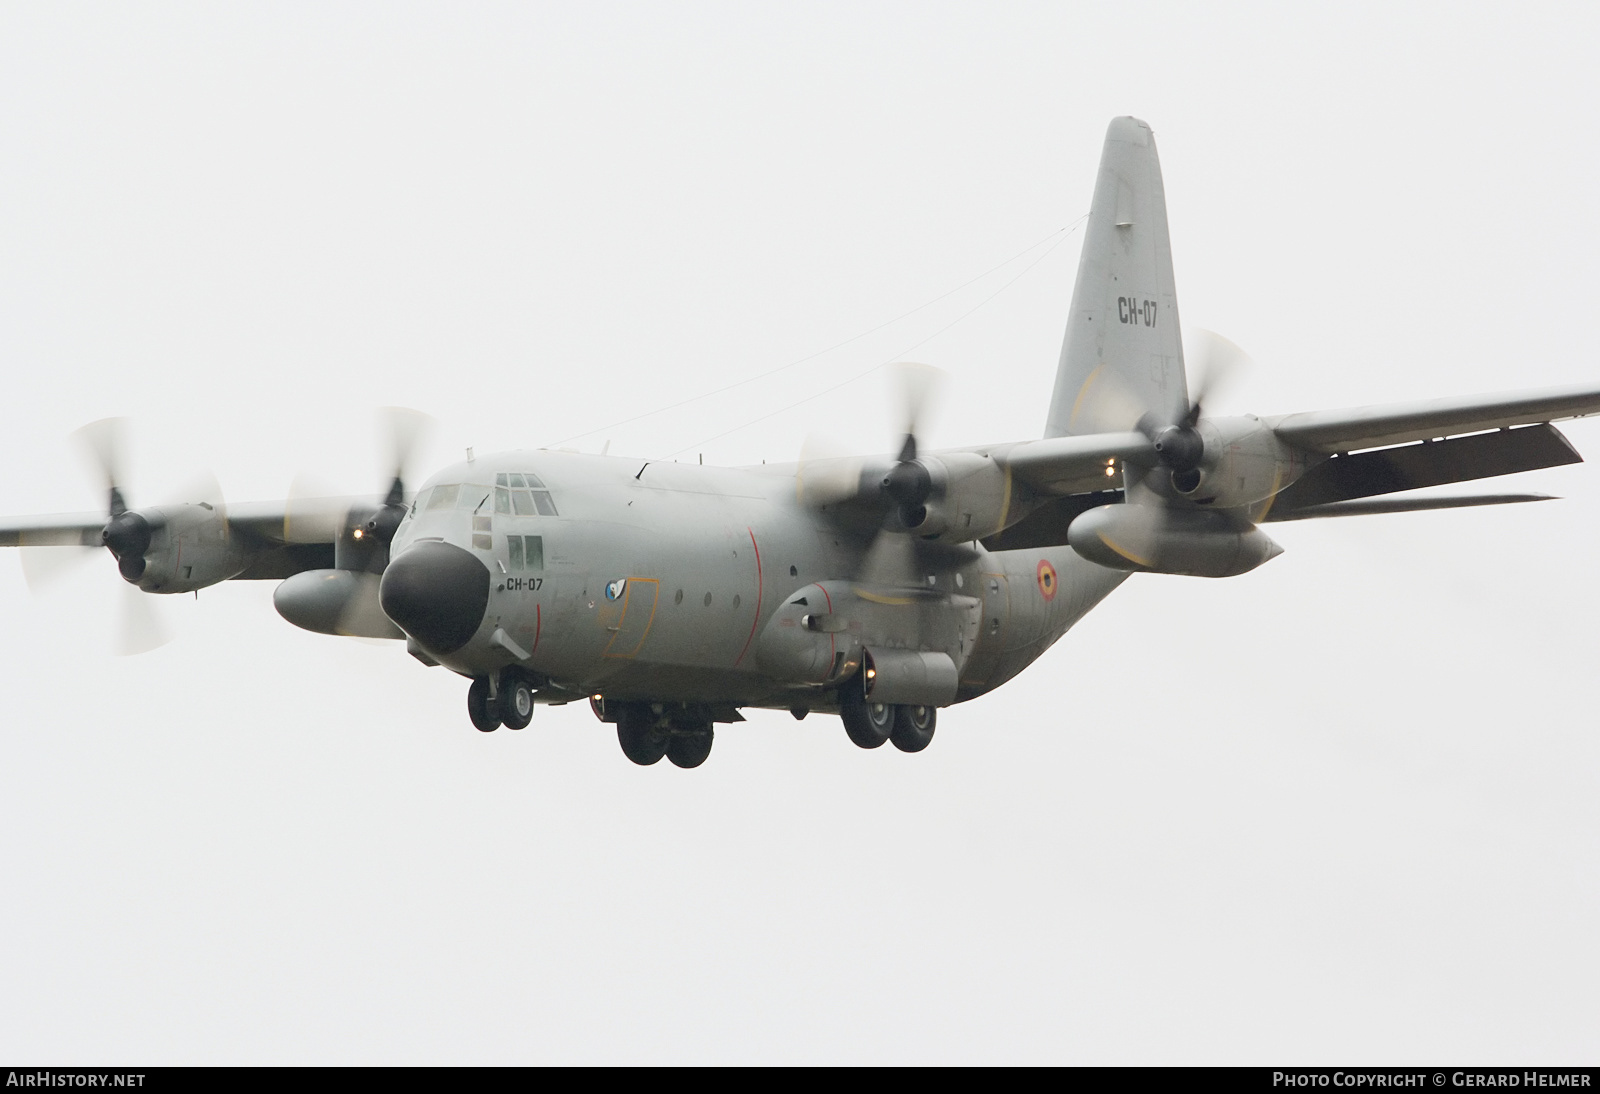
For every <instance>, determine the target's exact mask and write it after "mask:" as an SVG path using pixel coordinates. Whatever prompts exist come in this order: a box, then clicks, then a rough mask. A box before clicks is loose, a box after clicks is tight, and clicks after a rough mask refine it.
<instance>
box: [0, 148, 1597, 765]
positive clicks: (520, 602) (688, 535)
mask: <svg viewBox="0 0 1600 1094" xmlns="http://www.w3.org/2000/svg"><path fill="white" fill-rule="evenodd" d="M1221 345H1222V346H1224V347H1225V346H1226V344H1225V343H1222V344H1221ZM1213 374H1214V372H1213ZM1204 388H1205V385H1204V383H1201V384H1197V385H1196V386H1195V389H1194V390H1191V389H1190V386H1189V384H1188V381H1187V379H1186V372H1185V366H1184V353H1183V345H1182V341H1181V339H1180V334H1179V324H1178V307H1177V298H1176V295H1175V290H1174V285H1173V273H1172V256H1171V248H1170V243H1169V239H1168V232H1167V212H1166V197H1165V193H1164V191H1163V187H1162V181H1161V169H1160V164H1159V161H1158V159H1157V156H1156V148H1155V142H1154V139H1153V137H1152V135H1151V132H1150V128H1149V126H1148V125H1146V124H1145V123H1144V122H1142V121H1139V120H1137V119H1134V118H1117V119H1115V120H1114V121H1113V122H1112V123H1111V126H1110V129H1109V131H1108V133H1107V134H1106V141H1105V150H1104V153H1103V156H1102V159H1101V162H1100V170H1099V177H1098V179H1097V181H1096V184H1095V189H1094V198H1093V202H1092V205H1091V208H1090V212H1089V216H1088V220H1087V224H1086V227H1085V235H1084V243H1083V252H1082V257H1081V259H1080V263H1079V269H1078V276H1077V284H1076V287H1075V289H1074V291H1073V298H1072V304H1071V312H1070V314H1069V317H1068V320H1067V331H1066V338H1065V342H1064V345H1063V347H1062V351H1061V358H1060V362H1059V365H1058V368H1057V372H1056V379H1055V391H1054V396H1053V398H1052V400H1051V403H1050V410H1049V414H1048V417H1047V419H1046V422H1045V429H1044V436H1043V438H1042V439H1038V440H1022V441H1016V442H1012V443H1006V444H995V445H987V446H980V447H974V448H966V449H958V450H951V451H936V452H929V451H924V450H923V448H922V446H920V445H919V443H918V441H917V431H916V425H915V418H916V415H915V413H914V412H913V413H911V414H910V415H908V417H909V418H910V424H908V426H907V429H906V434H905V439H904V442H903V444H902V446H901V448H900V450H899V452H898V453H897V454H896V455H894V456H892V457H883V458H878V459H873V458H864V459H843V458H828V459H810V460H805V459H803V460H801V461H800V462H798V463H793V464H787V465H776V464H765V465H760V466H756V467H745V468H718V467H707V466H700V465H680V464H677V463H673V462H667V461H653V460H644V459H628V458H624V457H620V456H595V455H584V454H579V453H574V452H567V451H550V450H543V449H541V450H532V451H519V452H507V453H503V454H499V455H492V456H490V455H485V456H480V457H478V458H472V457H471V453H470V452H469V453H468V457H469V458H468V459H467V460H466V461H465V462H462V463H457V464H454V465H452V466H450V467H446V468H444V469H443V470H441V471H439V472H438V473H436V474H435V475H433V476H432V477H431V478H430V479H428V480H427V481H426V482H425V483H424V484H423V485H422V487H421V488H420V489H419V490H417V491H416V492H415V494H412V493H410V492H408V490H407V489H406V486H405V483H404V482H403V477H402V475H401V473H400V471H399V470H398V469H397V471H396V473H395V476H394V481H393V484H392V486H391V487H390V489H389V491H388V493H387V495H386V496H385V497H383V498H382V499H381V500H378V499H373V498H366V499H352V498H345V499H338V500H336V501H333V502H324V503H308V502H294V501H282V502H273V503H258V504H252V505H237V506H232V507H226V506H223V505H222V504H220V502H217V501H215V500H211V501H205V502H199V503H191V504H184V505H175V506H156V507H149V508H143V509H134V508H130V507H129V506H128V505H127V503H126V501H125V499H124V495H123V491H122V483H121V479H120V477H119V475H118V474H117V464H118V460H117V458H116V455H115V453H116V444H115V443H114V440H113V438H112V433H113V432H114V423H111V422H107V423H97V424H96V425H95V426H91V427H86V430H85V431H84V433H85V436H86V438H87V439H88V440H89V441H91V442H92V444H93V445H94V446H95V448H96V450H97V451H98V452H99V454H100V458H101V462H102V466H103V467H104V469H105V472H106V479H107V491H108V492H107V497H108V499H109V505H108V512H107V513H104V514H76V515H68V516H61V517H39V518H31V519H13V520H6V521H0V545H10V546H95V547H99V546H103V547H105V548H107V549H109V550H110V552H111V554H112V555H113V556H115V559H116V563H117V568H118V570H119V571H120V573H121V575H122V577H123V578H124V579H125V580H126V581H128V582H129V583H131V584H132V585H134V586H137V588H138V589H140V590H142V591H144V592H147V593H184V592H191V591H194V590H198V589H201V588H204V587H205V586H208V585H212V584H215V583H217V582H220V581H227V580H238V579H246V580H248V579H268V578H270V579H276V580H278V581H280V582H281V584H280V585H279V586H278V588H277V591H276V593H275V594H274V603H275V604H276V606H277V609H278V611H279V612H280V614H282V615H283V616H284V617H285V618H286V619H288V620H289V621H290V622H292V623H294V624H296V625H298V626H300V627H304V628H306V629H308V630H312V631H318V632H322V633H328V634H343V635H353V636H361V637H368V638H394V639H399V640H404V642H405V643H406V649H407V650H408V651H409V652H410V654H411V655H412V656H413V657H415V658H416V659H417V660H418V661H420V662H422V663H423V664H424V665H428V666H443V667H444V668H446V669H449V670H451V671H453V672H456V673H459V674H460V675H461V676H463V677H466V678H468V679H469V680H470V681H471V683H470V685H469V686H468V689H467V707H468V713H469V715H470V718H471V721H472V722H473V724H474V725H475V726H476V727H477V728H478V729H480V730H483V731H486V732H487V731H490V730H493V729H496V728H497V727H499V726H501V725H505V726H508V727H510V728H512V729H521V728H523V727H524V726H526V725H527V724H528V723H529V721H530V719H531V717H532V715H533V712H534V709H535V707H536V706H537V705H538V704H541V703H555V704H560V703H567V702H573V701H584V700H587V701H589V702H590V703H591V704H592V705H593V708H594V711H595V713H596V714H597V715H599V717H600V718H601V720H602V721H604V722H608V723H614V724H615V726H616V732H617V737H618V740H619V742H620V743H621V746H622V750H623V752H624V753H625V754H626V755H627V757H628V758H629V759H630V760H633V761H634V762H635V763H639V764H651V763H655V762H657V761H659V760H660V759H661V758H662V757H663V756H666V757H667V758H669V759H670V760H671V761H672V762H673V763H674V764H676V765H678V766H679V767H695V766H697V765H699V764H700V763H702V762H703V761H704V760H705V758H706V756H707V755H708V754H709V752H710V749H711V744H712V739H713V733H714V728H715V726H716V724H718V723H727V722H736V721H742V720H743V719H742V716H741V715H740V713H739V712H740V709H741V708H743V707H766V708H775V709H781V710H789V711H793V712H794V713H795V715H796V716H798V717H804V716H805V715H806V714H808V713H812V712H821V713H837V714H838V715H839V716H840V719H841V720H842V721H843V723H844V728H845V731H846V733H847V734H848V735H849V737H850V739H851V740H852V741H854V742H855V743H856V744H857V745H860V746H861V747H863V748H875V747H878V746H880V745H882V744H884V743H885V742H888V741H892V742H893V743H894V744H895V745H896V746H897V747H898V748H900V749H902V750H904V751H907V752H917V751H920V750H921V749H923V748H925V747H926V746H927V745H928V743H929V742H930V740H931V739H932V737H933V733H934V726H935V719H936V717H937V712H938V710H939V709H940V708H942V707H946V706H949V705H952V704H954V703H959V702H964V701H966V700H969V699H974V698H977V697H978V696H981V695H983V694H985V693H986V692H988V691H990V690H992V689H994V688H996V687H999V686H1000V685H1001V684H1003V683H1005V682H1006V681H1007V680H1009V679H1010V678H1011V677H1013V676H1015V675H1016V674H1017V673H1019V672H1021V671H1022V670H1023V669H1024V668H1026V667H1027V666H1028V665H1029V664H1031V663H1032V662H1033V661H1035V660H1036V659H1037V658H1038V657H1039V656H1040V655H1041V654H1043V653H1044V652H1045V650H1047V649H1049V648H1050V646H1051V645H1052V644H1053V643H1054V642H1055V641H1056V640H1057V639H1059V638H1060V637H1061V636H1062V635H1063V634H1065V633H1066V631H1067V630H1068V629H1069V628H1070V627H1071V626H1072V625H1073V624H1074V623H1075V622H1077V621H1078V620H1079V619H1080V618H1082V617H1083V615H1084V614H1085V613H1087V612H1088V611H1089V610H1090V609H1091V608H1093V607H1094V606H1095V605H1096V604H1098V603H1100V601H1101V600H1103V599H1104V598H1105V597H1106V596H1107V595H1109V594H1110V593H1111V592H1112V590H1114V589H1115V588H1116V587H1117V586H1118V585H1120V584H1121V583H1122V582H1123V581H1124V580H1126V579H1127V577H1128V576H1129V575H1130V574H1132V573H1135V572H1140V571H1151V572H1157V573H1167V574H1186V575H1194V576H1200V577H1229V576H1233V575H1237V574H1243V573H1245V572H1247V571H1249V570H1252V569H1254V568H1256V567H1257V566H1260V565H1261V564H1262V563H1264V562H1266V561H1268V560H1269V559H1271V558H1272V557H1273V556H1275V555H1276V554H1278V553H1279V548H1278V546H1277V545H1276V544H1275V543H1273V541H1272V540H1271V539H1270V538H1269V537H1268V535H1267V533H1266V532H1265V531H1263V530H1262V527H1261V525H1263V524H1264V523H1268V522H1271V521H1277V520H1293V519H1303V518H1311V517H1333V516H1344V515H1355V514H1370V513H1380V512H1400V511H1407V510H1417V509H1432V508H1445V507H1452V506H1465V505H1486V504H1499V503H1506V502H1516V501H1531V500H1537V499H1538V498H1540V497H1542V495H1529V494H1500V495H1474V496H1445V497H1441V496H1438V495H1421V496H1418V495H1411V496H1401V497H1393V496H1386V495H1395V494H1400V493H1402V492H1404V491H1411V490H1416V489H1419V488H1423V487H1432V486H1440V485H1444V484H1448V483H1457V482H1464V481H1468V480H1472V479H1481V478H1489V477H1492V476H1496V475H1505V474H1511V473H1513V472H1520V471H1530V470H1535V469H1538V468H1545V467H1554V466H1557V465H1561V464H1568V463H1575V462H1579V461H1580V459H1581V457H1580V456H1579V455H1578V454H1577V452H1575V451H1574V450H1573V448H1572V447H1571V445H1569V444H1568V443H1567V441H1566V439H1565V438H1564V437H1563V436H1562V435H1561V433H1559V432H1558V431H1557V430H1556V429H1555V427H1554V426H1552V425H1551V424H1550V423H1551V422H1552V421H1556V420H1560V419H1564V418H1572V417H1579V416H1583V415H1587V414H1593V413H1595V412H1597V411H1600V386H1590V387H1582V388H1565V389H1548V390H1542V391H1532V392H1523V393H1513V394H1502V395H1484V396H1469V397H1460V398H1447V399H1440V400H1435V401H1430V402H1419V403H1406V404H1398V405H1388V406H1373V407H1360V408H1356V409H1351V410H1335V411H1313V412H1310V413H1298V414H1288V415H1284V416H1279V417H1269V418H1258V417H1254V416H1249V415H1246V416H1240V417H1208V416H1207V415H1206V414H1205V413H1204V402H1205V390H1204ZM912 402H913V404H915V402H916V399H915V398H913V399H912ZM396 463H397V468H398V467H403V466H404V458H403V455H401V456H397V459H396Z"/></svg>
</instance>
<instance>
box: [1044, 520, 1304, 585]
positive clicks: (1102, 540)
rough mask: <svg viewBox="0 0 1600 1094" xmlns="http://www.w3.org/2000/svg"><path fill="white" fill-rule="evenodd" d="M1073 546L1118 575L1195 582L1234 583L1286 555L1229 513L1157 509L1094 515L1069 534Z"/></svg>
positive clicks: (1251, 526) (1075, 522)
mask: <svg viewBox="0 0 1600 1094" xmlns="http://www.w3.org/2000/svg"><path fill="white" fill-rule="evenodd" d="M1067 542H1068V543H1069V544H1071V545H1072V549H1073V550H1074V551H1077V552H1078V554H1080V555H1082V556H1083V557H1084V558H1086V559H1088V560H1089V561H1090V562H1093V563H1097V564H1098V565H1101V566H1107V567H1110V568H1111V569H1113V570H1148V571H1150V572H1152V573H1159V574H1185V575H1188V576H1191V577H1233V576H1235V575H1237V574H1242V573H1248V572H1249V571H1251V570H1254V569H1255V568H1256V567H1257V566H1259V565H1261V564H1262V563H1263V562H1266V561H1267V560H1268V559H1270V558H1275V557H1276V556H1278V555H1280V554H1282V553H1283V548H1282V547H1279V546H1278V545H1277V544H1276V543H1274V542H1273V541H1272V539H1271V538H1270V537H1268V535H1267V534H1266V533H1265V532H1263V531H1262V530H1261V529H1260V528H1257V527H1256V526H1255V525H1253V524H1240V523H1238V522H1236V521H1234V520H1232V519H1230V518H1229V517H1228V516H1227V515H1225V514H1223V513H1208V512H1197V511H1191V510H1182V509H1167V508H1164V507H1161V506H1155V505H1102V506H1100V507H1099V508H1098V509H1090V510H1089V511H1088V512H1086V513H1083V514H1080V515H1079V516H1078V517H1077V519H1075V520H1074V521H1073V522H1072V524H1071V526H1070V527H1068V528H1067Z"/></svg>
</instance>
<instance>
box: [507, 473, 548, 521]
mask: <svg viewBox="0 0 1600 1094" xmlns="http://www.w3.org/2000/svg"><path fill="white" fill-rule="evenodd" d="M494 482H495V487H494V511H495V512H496V513H515V514H516V515H517V516H519V517H533V516H540V517H555V516H560V514H559V513H558V512H556V503H555V499H554V498H552V497H551V496H550V491H549V490H548V489H546V488H545V485H544V483H543V482H542V481H540V479H539V476H538V475H532V474H528V473H527V472H523V473H522V474H516V473H513V472H502V473H501V474H498V475H496V476H495V477H494Z"/></svg>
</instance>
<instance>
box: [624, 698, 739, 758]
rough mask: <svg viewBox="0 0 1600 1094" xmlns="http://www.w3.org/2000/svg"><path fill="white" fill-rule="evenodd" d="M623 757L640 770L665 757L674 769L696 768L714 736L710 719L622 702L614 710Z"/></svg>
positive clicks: (682, 711) (706, 754)
mask: <svg viewBox="0 0 1600 1094" xmlns="http://www.w3.org/2000/svg"><path fill="white" fill-rule="evenodd" d="M615 720H616V723H617V743H618V744H619V745H621V746H622V754H623V755H624V756H626V757H628V759H630V760H632V761H633V762H634V763H636V764H639V765H640V766H641V767H649V766H650V765H651V764H653V763H658V762H660V760H661V758H662V757H663V756H665V757H666V758H667V759H669V760H671V761H672V763H673V764H674V765H675V766H677V767H699V766H700V765H701V764H703V763H705V762H706V757H707V756H710V755H711V742H712V741H713V739H714V738H715V737H716V732H715V730H714V729H713V728H712V724H711V719H709V718H705V717H702V716H699V715H697V714H695V713H694V712H692V711H690V710H681V711H673V710H666V709H662V710H657V709H655V707H654V705H653V704H650V703H623V704H619V705H618V709H616V710H615Z"/></svg>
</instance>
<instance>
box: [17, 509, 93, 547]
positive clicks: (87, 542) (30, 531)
mask: <svg viewBox="0 0 1600 1094" xmlns="http://www.w3.org/2000/svg"><path fill="white" fill-rule="evenodd" d="M105 526H106V515H105V514H104V513H54V514H50V515H47V516H41V517H0V547H98V546H100V529H102V528H104V527H105Z"/></svg>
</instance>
